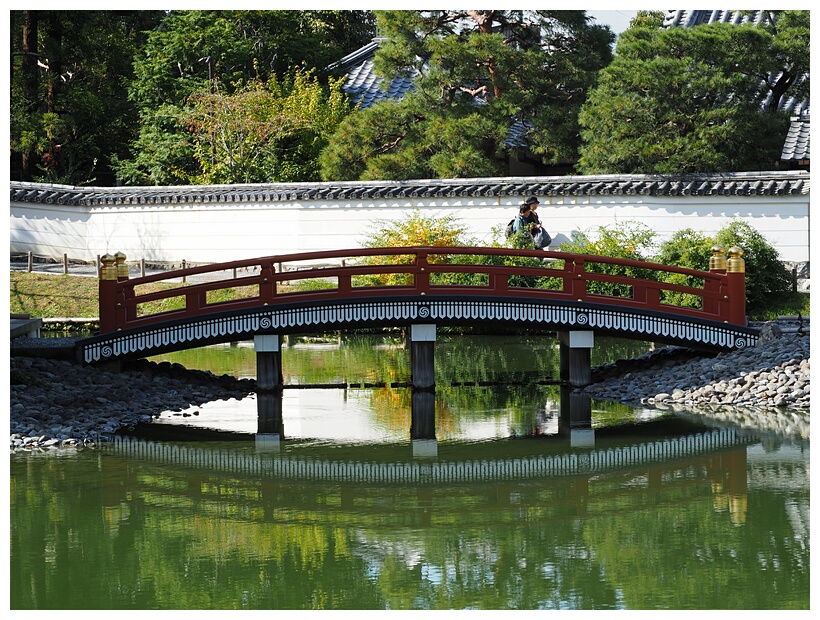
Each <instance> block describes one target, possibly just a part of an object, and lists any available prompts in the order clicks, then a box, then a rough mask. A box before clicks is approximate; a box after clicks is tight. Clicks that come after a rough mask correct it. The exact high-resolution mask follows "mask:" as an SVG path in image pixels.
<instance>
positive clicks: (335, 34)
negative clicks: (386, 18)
mask: <svg viewBox="0 0 820 620" xmlns="http://www.w3.org/2000/svg"><path fill="white" fill-rule="evenodd" d="M10 34H11V48H12V75H11V91H12V97H11V102H12V107H11V151H12V178H15V179H20V180H24V181H32V180H44V181H51V182H64V183H74V184H81V183H91V182H94V183H97V184H99V185H113V184H114V183H115V182H116V181H117V180H119V181H121V182H125V183H129V184H146V185H151V184H154V185H169V184H188V183H192V182H194V183H197V182H204V181H207V179H208V178H209V177H211V176H214V177H218V176H219V175H214V174H213V170H203V169H202V167H201V166H200V165H199V163H200V161H202V159H197V155H198V154H200V151H201V148H200V145H199V143H198V140H197V137H198V136H197V135H192V132H194V131H195V130H196V129H197V127H198V125H196V124H194V125H193V126H192V125H191V124H189V123H188V121H190V120H191V118H190V116H191V114H192V113H193V112H192V109H191V108H192V106H193V105H194V104H195V102H200V103H201V102H202V101H203V95H214V96H216V95H219V96H221V97H223V98H229V100H231V99H230V97H231V96H233V95H234V93H237V92H240V93H241V92H243V91H245V90H247V88H248V87H249V85H250V84H256V83H261V84H269V83H270V82H269V80H271V78H276V79H278V80H280V81H279V82H278V84H279V86H280V87H281V86H282V85H284V84H285V83H289V84H290V85H291V87H296V88H300V87H301V86H303V85H304V86H305V87H306V89H307V91H308V92H307V94H305V95H304V97H305V98H307V99H311V98H313V97H314V96H315V93H314V86H315V84H314V82H310V83H306V84H303V83H300V82H299V77H298V76H299V75H303V74H310V73H311V72H312V71H316V74H315V80H318V81H319V82H320V83H321V85H322V88H323V89H324V93H323V96H324V97H325V98H330V103H327V104H325V105H329V106H331V107H334V109H335V108H338V106H339V104H338V101H337V99H338V95H337V94H336V95H333V94H331V91H332V90H333V87H331V88H330V90H327V87H328V77H329V75H328V74H327V73H321V70H322V69H323V68H324V67H326V66H327V65H329V64H331V63H332V62H334V61H336V60H338V59H339V58H341V57H342V56H344V55H345V54H347V53H349V52H351V51H353V50H355V49H357V48H359V47H360V46H361V45H363V44H364V43H366V42H368V41H369V40H370V39H371V38H372V37H373V35H374V34H375V29H374V20H373V16H372V13H371V12H369V11H327V10H309V11H293V10H290V11H238V10H223V11H168V12H164V11H12V13H11V32H10ZM273 90H275V89H273ZM231 101H233V102H240V101H241V97H239V98H237V99H235V100H231ZM337 122H338V117H334V119H333V125H335V124H336V123H337ZM316 123H317V124H322V123H325V124H326V123H327V119H325V118H322V119H317V121H316ZM280 133H281V132H280ZM323 146H324V143H323V142H321V140H319V141H317V138H316V133H315V132H314V131H307V132H296V133H293V132H291V133H289V134H288V136H287V140H285V141H284V142H281V141H280V142H279V143H278V145H277V148H278V149H279V150H280V151H283V152H286V153H287V155H286V156H284V157H280V158H279V162H278V165H279V168H280V171H282V177H281V178H283V179H293V178H302V177H304V176H310V177H312V178H316V174H317V173H316V167H317V158H318V152H319V150H320V149H321V147H323ZM204 161H207V162H208V163H210V158H205V159H204ZM305 161H308V162H309V163H307V164H305V163H304V162H305ZM245 167H247V166H245ZM238 170H240V171H242V168H241V167H240V168H239V169H238ZM115 175H116V176H115ZM117 177H118V179H117ZM220 178H221V177H220ZM243 180H244V178H242V177H238V178H231V179H229V181H243ZM254 180H278V178H275V179H254ZM225 182H228V181H225Z"/></svg>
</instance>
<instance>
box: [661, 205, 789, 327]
mask: <svg viewBox="0 0 820 620" xmlns="http://www.w3.org/2000/svg"><path fill="white" fill-rule="evenodd" d="M713 245H720V246H723V248H724V249H725V250H727V251H728V249H729V248H730V247H732V246H738V247H739V248H741V249H742V250H743V256H742V258H743V259H744V260H745V262H746V309H747V312H748V313H749V314H752V313H755V312H757V311H758V310H760V309H762V308H765V307H766V306H767V304H769V302H770V298H771V296H772V295H784V294H787V293H789V292H790V291H791V274H789V271H788V269H786V266H785V265H784V264H783V262H782V261H781V260H780V256H779V254H778V252H777V250H775V249H774V248H773V247H772V246H771V244H769V243H768V242H767V241H766V239H765V238H764V237H763V235H761V234H760V233H759V232H758V231H756V230H755V229H754V228H752V227H751V226H750V225H749V224H747V223H746V222H743V221H740V220H734V221H732V222H731V223H730V224H729V225H728V226H726V227H725V228H722V229H721V230H719V231H718V232H717V234H716V235H715V238H714V239H712V238H710V237H706V236H704V235H703V234H701V233H699V232H696V231H694V230H692V229H691V228H689V229H686V230H682V231H680V232H678V233H676V234H675V235H674V236H673V237H671V238H670V239H669V240H668V241H665V242H664V243H662V244H661V246H660V251H659V253H658V257H657V259H656V260H657V262H659V263H663V264H664V265H677V266H680V267H688V268H690V269H699V270H702V271H706V270H708V269H709V258H710V256H711V254H712V253H711V248H712V246H713ZM666 281H669V282H675V283H680V284H687V285H689V286H702V282H696V281H695V279H693V278H689V277H684V276H680V275H673V276H670V278H669V279H667V280H666ZM668 297H669V298H670V299H672V300H673V301H675V302H676V303H680V304H681V305H686V306H695V307H699V301H697V302H696V301H694V298H691V297H690V296H681V295H679V294H669V295H668Z"/></svg>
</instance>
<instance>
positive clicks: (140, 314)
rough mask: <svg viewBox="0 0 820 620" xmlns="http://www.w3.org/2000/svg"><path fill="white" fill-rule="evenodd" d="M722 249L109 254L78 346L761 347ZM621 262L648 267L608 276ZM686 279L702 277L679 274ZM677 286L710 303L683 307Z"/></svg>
mask: <svg viewBox="0 0 820 620" xmlns="http://www.w3.org/2000/svg"><path fill="white" fill-rule="evenodd" d="M733 249H734V248H733ZM714 253H715V256H714V257H713V258H712V264H711V265H710V267H711V269H710V270H709V271H696V270H691V269H686V268H682V267H675V266H669V265H660V264H654V263H648V262H643V261H634V260H626V259H616V258H608V257H604V256H592V255H582V254H571V253H565V252H546V253H545V252H544V251H542V250H517V249H508V248H490V247H486V248H484V247H404V248H365V249H355V250H339V251H324V252H311V253H304V254H287V255H279V256H267V257H263V258H256V259H247V260H239V261H233V262H229V263H219V264H212V265H207V266H199V267H192V268H188V269H182V270H177V271H171V272H164V273H162V274H156V275H149V276H145V277H140V278H134V279H129V278H128V272H127V268H126V267H125V264H124V263H123V261H124V260H125V257H124V256H122V255H118V256H115V257H112V256H110V255H106V257H104V258H103V263H104V266H103V267H102V269H101V270H100V332H99V335H96V336H94V337H91V338H87V339H83V340H81V341H79V342H78V344H77V354H78V357H79V358H80V360H81V361H83V362H85V363H97V362H100V361H113V360H121V359H127V358H134V357H145V356H149V355H154V354H156V353H161V352H167V351H174V350H180V349H187V348H196V347H200V346H204V345H207V344H213V343H218V342H229V341H236V340H246V339H251V338H255V337H259V336H263V335H284V334H293V333H322V332H324V331H335V330H343V329H355V328H364V327H382V326H407V327H409V326H413V325H428V326H429V325H431V324H432V325H469V326H487V327H490V328H491V327H493V326H503V327H505V328H514V327H517V326H520V327H538V328H542V329H545V330H555V331H556V332H558V333H559V334H561V333H573V332H583V333H592V334H607V335H615V336H619V337H625V338H633V339H639V340H646V341H653V342H663V343H669V344H681V345H685V346H690V347H694V348H703V349H711V350H731V349H737V348H743V347H746V346H750V345H754V344H755V343H756V341H757V331H756V330H754V329H752V328H749V327H747V325H746V311H745V274H744V270H743V261H742V259H740V252H739V251H738V252H737V253H736V254H737V255H736V256H734V257H732V256H731V252H730V258H729V260H728V264H727V260H726V258H725V256H723V255H722V254H719V253H718V251H717V250H715V251H714ZM733 261H734V263H733ZM614 265H620V266H622V267H626V268H628V269H629V270H631V271H632V272H633V273H635V274H636V277H624V276H618V275H609V274H608V273H607V271H611V270H612V267H613V266H614ZM687 279H688V281H690V282H692V284H691V285H683V284H676V283H671V282H670V281H671V280H676V281H678V282H681V281H687ZM162 281H165V282H169V281H171V282H174V283H175V284H172V285H171V287H170V288H168V289H166V290H162V291H160V292H144V290H145V288H146V287H145V285H146V284H149V283H153V282H162ZM601 287H609V289H610V290H603V289H602V288H601ZM596 291H598V292H596ZM675 295H677V296H680V295H686V296H689V298H690V299H695V300H697V301H698V303H697V304H696V305H698V306H699V307H697V308H692V307H683V306H681V305H676V304H675V303H673V302H672V301H671V300H672V299H673V296H675ZM582 346H583V345H582ZM277 350H278V349H277Z"/></svg>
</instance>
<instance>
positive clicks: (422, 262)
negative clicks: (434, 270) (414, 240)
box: [413, 251, 430, 295]
mask: <svg viewBox="0 0 820 620" xmlns="http://www.w3.org/2000/svg"><path fill="white" fill-rule="evenodd" d="M427 267H428V263H427V252H425V251H421V252H416V273H415V274H413V282H414V284H415V288H416V290H417V291H418V292H419V294H422V295H426V294H427V293H429V292H430V272H429V271H428V270H427Z"/></svg>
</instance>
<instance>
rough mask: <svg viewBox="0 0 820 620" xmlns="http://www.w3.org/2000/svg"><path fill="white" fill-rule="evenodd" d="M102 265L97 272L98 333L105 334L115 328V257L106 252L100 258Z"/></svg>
mask: <svg viewBox="0 0 820 620" xmlns="http://www.w3.org/2000/svg"><path fill="white" fill-rule="evenodd" d="M100 262H101V263H102V267H100V272H99V285H100V286H99V291H100V294H99V299H98V300H97V303H98V304H99V305H98V308H99V313H100V333H101V334H107V333H109V332H113V331H115V330H116V329H117V319H116V315H117V267H116V266H115V263H116V262H117V259H116V258H114V257H113V256H111V254H106V255H105V256H103V257H102V258H101V259H100Z"/></svg>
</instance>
